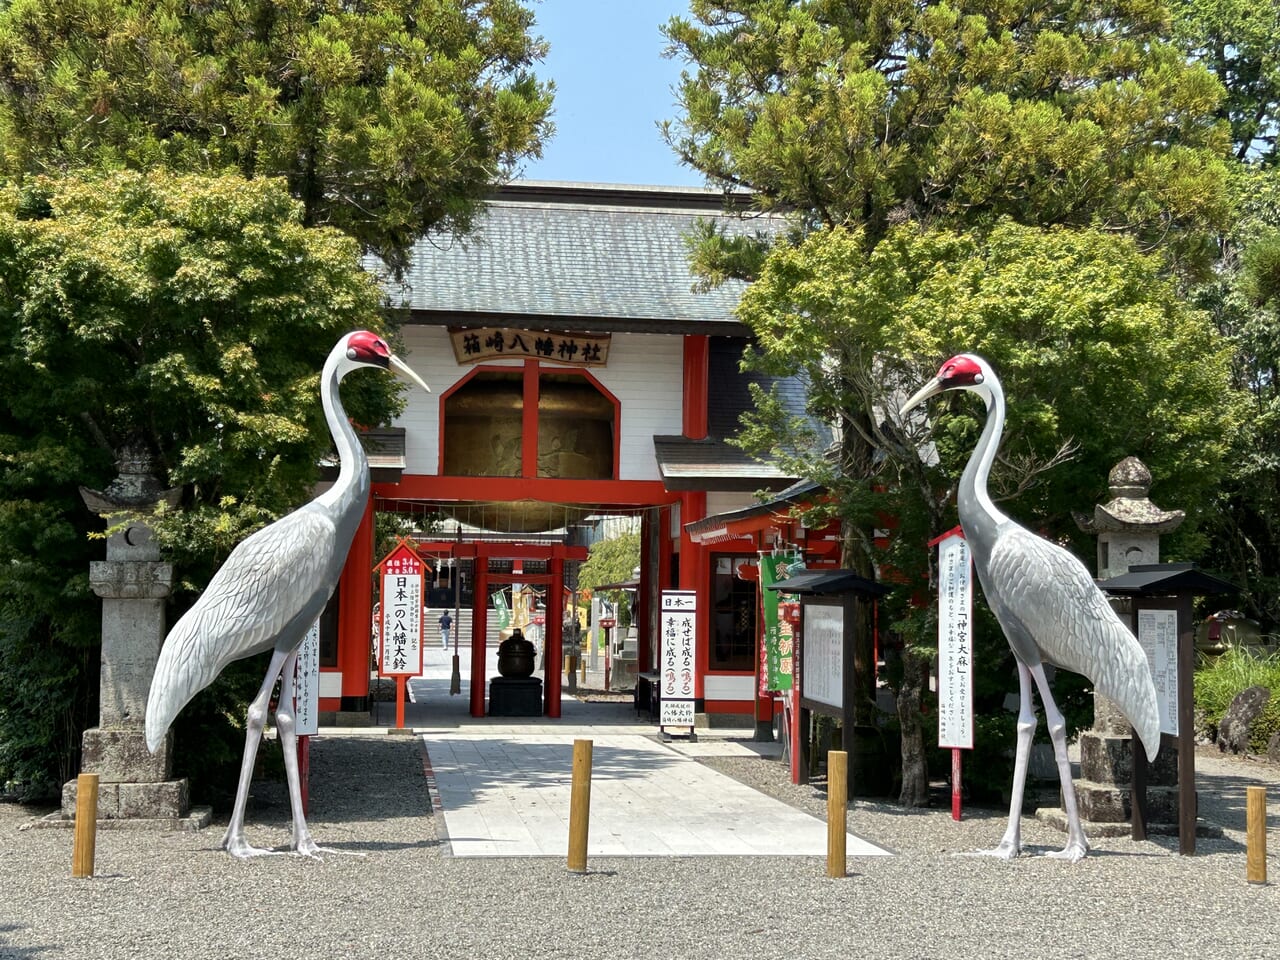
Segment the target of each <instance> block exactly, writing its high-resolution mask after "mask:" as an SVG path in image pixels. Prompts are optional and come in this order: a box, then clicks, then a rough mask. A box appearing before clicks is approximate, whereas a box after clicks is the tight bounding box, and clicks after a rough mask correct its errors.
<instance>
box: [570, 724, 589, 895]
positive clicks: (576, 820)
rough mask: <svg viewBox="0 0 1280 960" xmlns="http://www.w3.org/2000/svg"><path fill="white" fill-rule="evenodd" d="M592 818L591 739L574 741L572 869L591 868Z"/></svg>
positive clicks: (573, 870) (575, 871) (571, 822)
mask: <svg viewBox="0 0 1280 960" xmlns="http://www.w3.org/2000/svg"><path fill="white" fill-rule="evenodd" d="M590 821H591V741H590V740H575V741H573V785H572V787H571V789H570V793H569V863H568V867H569V869H570V870H571V871H572V872H574V873H586V872H587V829H588V827H589V826H590Z"/></svg>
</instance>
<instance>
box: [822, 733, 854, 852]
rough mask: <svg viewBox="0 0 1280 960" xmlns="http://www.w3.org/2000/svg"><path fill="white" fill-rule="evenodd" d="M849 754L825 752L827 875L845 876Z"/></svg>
mask: <svg viewBox="0 0 1280 960" xmlns="http://www.w3.org/2000/svg"><path fill="white" fill-rule="evenodd" d="M848 788H849V754H847V753H846V752H845V751H843V750H832V751H830V752H829V753H828V754H827V876H828V877H843V876H845V815H846V812H847V809H848V805H849V792H848Z"/></svg>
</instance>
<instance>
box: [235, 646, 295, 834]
mask: <svg viewBox="0 0 1280 960" xmlns="http://www.w3.org/2000/svg"><path fill="white" fill-rule="evenodd" d="M288 656H289V652H288V651H287V650H276V651H275V652H274V653H272V654H271V665H270V666H268V667H267V676H266V679H264V680H263V681H262V686H261V687H260V688H259V689H258V695H257V696H256V697H254V698H253V702H252V703H251V704H249V710H248V713H247V714H246V716H245V735H244V758H243V759H242V760H241V761H240V785H239V787H237V788H236V803H235V807H234V808H233V809H232V811H231V822H230V823H229V824H228V825H227V832H226V833H225V834H224V835H223V837H222V846H223V848H224V849H225V850H226V851H227V853H229V854H231V855H232V856H233V857H260V856H264V855H265V854H269V853H275V852H276V851H274V850H262V849H259V848H258V847H251V846H249V843H248V842H247V841H246V840H245V838H244V811H245V807H246V806H247V805H248V803H249V784H250V782H251V781H252V780H253V762H254V760H256V759H257V756H258V744H259V743H260V742H261V741H262V728H263V726H264V725H265V724H266V722H267V705H268V704H269V703H270V701H271V690H272V689H273V688H274V687H275V685H276V678H277V677H279V676H280V669H281V667H283V666H284V661H285V659H286V658H287V657H288Z"/></svg>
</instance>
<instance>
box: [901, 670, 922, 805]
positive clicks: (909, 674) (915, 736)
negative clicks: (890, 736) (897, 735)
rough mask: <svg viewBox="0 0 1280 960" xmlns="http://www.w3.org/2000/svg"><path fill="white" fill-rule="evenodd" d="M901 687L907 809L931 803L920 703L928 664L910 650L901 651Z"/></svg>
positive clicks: (903, 789)
mask: <svg viewBox="0 0 1280 960" xmlns="http://www.w3.org/2000/svg"><path fill="white" fill-rule="evenodd" d="M902 661H903V663H902V666H903V674H902V686H901V687H900V688H899V689H898V725H899V727H900V728H901V730H902V789H901V791H899V793H898V802H899V803H900V804H902V805H903V806H904V807H924V806H928V804H929V767H928V764H927V763H926V762H925V757H924V730H923V727H922V725H921V723H920V701H921V698H922V697H923V696H924V689H925V677H926V675H927V674H926V669H925V667H926V664H925V662H924V660H922V659H921V658H920V656H919V655H918V654H916V653H915V652H914V651H913V650H912V649H911V648H910V647H908V648H907V649H906V650H904V651H903V652H902Z"/></svg>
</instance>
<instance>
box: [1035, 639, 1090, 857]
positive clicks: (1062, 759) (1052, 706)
mask: <svg viewBox="0 0 1280 960" xmlns="http://www.w3.org/2000/svg"><path fill="white" fill-rule="evenodd" d="M1032 673H1033V675H1034V676H1035V678H1036V686H1037V687H1038V688H1039V690H1040V700H1041V702H1043V703H1044V720H1045V723H1047V724H1048V725H1049V736H1050V738H1051V739H1052V740H1053V756H1054V759H1055V760H1057V761H1058V779H1059V780H1060V781H1061V783H1062V809H1063V811H1064V812H1065V813H1066V815H1067V845H1066V846H1065V847H1063V848H1062V849H1061V850H1059V851H1056V852H1054V853H1051V854H1049V856H1051V857H1055V858H1058V859H1061V860H1070V861H1071V862H1072V863H1075V862H1076V861H1077V860H1079V859H1080V858H1081V857H1083V856H1084V855H1085V854H1086V853H1088V852H1089V841H1088V840H1086V839H1085V836H1084V828H1083V827H1081V826H1080V814H1079V812H1078V811H1077V810H1076V786H1075V784H1074V783H1072V782H1071V761H1070V760H1068V759H1067V733H1066V731H1067V722H1066V720H1065V719H1064V718H1063V716H1062V711H1061V710H1059V709H1058V705H1057V704H1056V703H1055V702H1054V700H1053V693H1052V692H1050V690H1049V680H1048V678H1047V677H1046V676H1045V675H1044V667H1043V666H1041V665H1039V664H1037V665H1036V666H1035V667H1034V668H1033V670H1032Z"/></svg>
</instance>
